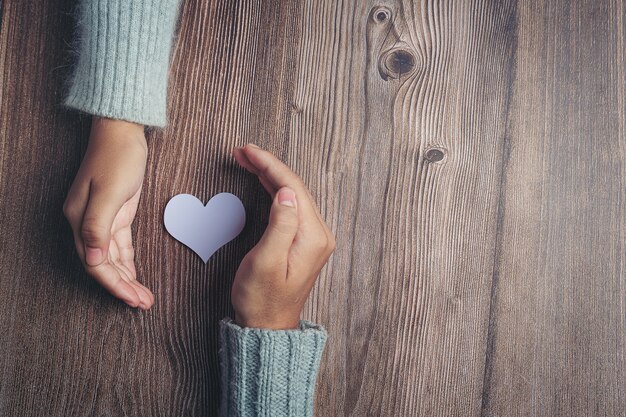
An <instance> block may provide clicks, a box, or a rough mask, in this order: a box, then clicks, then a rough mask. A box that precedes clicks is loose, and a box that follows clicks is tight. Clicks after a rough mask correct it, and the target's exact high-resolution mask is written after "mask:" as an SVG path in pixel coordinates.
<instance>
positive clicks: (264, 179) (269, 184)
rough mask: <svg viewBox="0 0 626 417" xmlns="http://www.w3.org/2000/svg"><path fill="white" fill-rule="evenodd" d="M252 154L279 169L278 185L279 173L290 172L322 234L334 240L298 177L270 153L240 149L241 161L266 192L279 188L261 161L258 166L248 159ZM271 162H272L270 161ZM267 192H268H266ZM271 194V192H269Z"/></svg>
mask: <svg viewBox="0 0 626 417" xmlns="http://www.w3.org/2000/svg"><path fill="white" fill-rule="evenodd" d="M250 153H252V155H254V154H257V155H261V157H263V156H265V157H267V156H269V157H270V161H268V163H269V164H270V166H277V167H278V168H280V170H278V171H276V172H277V174H278V175H279V177H278V180H279V182H278V184H280V179H281V177H280V175H281V174H282V173H281V172H280V171H281V170H282V171H283V172H284V171H285V170H286V171H287V172H291V174H292V175H293V176H295V178H297V181H298V182H299V183H300V184H302V187H303V189H304V191H305V193H306V196H307V198H308V199H309V203H310V206H311V207H312V211H313V212H314V213H315V215H316V216H317V220H318V221H319V226H320V227H321V228H322V229H323V230H324V233H325V234H326V236H327V238H328V239H329V240H334V237H333V236H332V233H331V232H330V229H329V228H328V226H327V225H326V222H325V221H324V219H323V218H322V215H321V213H320V210H319V208H318V206H317V204H316V203H315V199H314V198H313V195H311V192H310V191H309V188H308V187H307V186H306V185H305V184H304V182H303V181H302V179H301V178H300V176H298V175H297V174H295V173H294V172H293V171H292V170H291V169H290V168H289V167H288V166H287V165H285V164H284V163H283V162H282V161H280V160H279V159H278V158H276V157H275V156H274V155H273V154H272V153H271V152H268V151H265V150H263V149H261V148H259V147H258V146H256V145H250V144H248V145H247V146H246V147H244V148H241V154H242V159H243V158H245V161H247V162H246V164H247V165H252V171H253V172H254V173H256V174H257V175H258V176H259V180H260V181H261V183H262V184H264V187H265V189H266V190H268V189H270V188H271V189H277V188H280V187H276V179H275V178H272V176H271V175H270V174H271V173H272V172H273V171H272V170H271V169H267V168H264V166H263V161H260V164H261V165H259V161H258V160H257V159H255V157H254V156H251V158H249V157H248V154H250ZM271 160H273V161H271ZM268 192H270V191H269V190H268ZM270 194H271V192H270ZM300 200H301V201H302V200H303V199H302V198H301V199H300Z"/></svg>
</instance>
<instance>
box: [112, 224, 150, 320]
mask: <svg viewBox="0 0 626 417" xmlns="http://www.w3.org/2000/svg"><path fill="white" fill-rule="evenodd" d="M109 253H110V255H111V258H112V260H113V265H114V266H115V267H116V268H117V269H118V270H119V271H120V273H121V274H122V278H124V279H125V280H126V281H127V282H129V283H130V284H131V285H133V286H134V287H135V291H137V294H138V295H139V298H140V299H141V304H140V307H142V308H144V309H148V308H150V307H151V306H152V304H154V295H153V294H152V292H151V291H150V290H149V289H148V288H147V287H146V286H145V285H143V284H141V283H140V282H139V281H137V271H136V269H135V262H134V250H133V247H132V235H131V229H130V227H125V228H123V229H120V230H119V231H118V232H117V233H114V235H113V237H112V239H111V243H110V244H109Z"/></svg>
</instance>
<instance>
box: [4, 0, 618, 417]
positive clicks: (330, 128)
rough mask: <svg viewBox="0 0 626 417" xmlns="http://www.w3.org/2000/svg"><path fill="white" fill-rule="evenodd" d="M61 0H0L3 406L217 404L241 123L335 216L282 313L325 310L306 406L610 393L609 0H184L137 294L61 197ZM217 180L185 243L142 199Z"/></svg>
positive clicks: (559, 403) (32, 410) (83, 408)
mask: <svg viewBox="0 0 626 417" xmlns="http://www.w3.org/2000/svg"><path fill="white" fill-rule="evenodd" d="M74 3H75V2H74V1H71V0H45V1H44V0H4V2H0V5H1V8H2V22H1V26H0V78H1V84H0V227H1V231H2V233H1V234H0V266H1V272H0V415H2V416H18V415H19V416H78V415H128V416H183V415H185V416H187V415H193V416H204V415H210V416H215V415H216V411H217V406H218V400H219V397H218V392H219V380H218V362H217V347H218V343H217V323H218V320H219V319H221V318H222V317H224V316H227V315H231V314H232V309H231V306H230V299H229V290H230V285H231V283H232V279H233V275H234V272H235V270H236V268H237V266H238V263H239V261H240V260H241V259H242V257H243V255H244V254H245V253H246V251H247V250H249V249H250V248H251V247H252V246H253V245H254V243H255V242H256V240H257V239H258V238H259V236H260V234H261V233H262V231H263V229H264V227H265V222H266V221H267V210H268V207H269V203H270V201H269V198H268V196H266V195H265V194H264V192H263V191H262V189H261V188H260V186H259V184H258V182H257V181H256V179H255V178H253V177H252V176H251V175H249V174H246V173H244V172H243V171H242V170H241V169H239V168H237V167H236V166H235V164H234V163H233V161H232V159H231V157H230V149H231V148H232V147H233V146H235V145H241V144H244V143H247V142H256V143H258V144H260V145H262V146H264V147H266V148H268V149H270V150H271V151H273V152H275V153H276V154H277V155H278V156H279V157H281V158H282V159H283V160H285V161H286V162H287V163H288V164H290V165H291V166H292V167H293V168H294V169H295V170H296V171H297V172H299V173H300V174H301V175H302V176H303V178H304V179H305V180H306V182H307V183H308V184H309V185H310V187H311V189H312V193H313V195H314V197H315V198H316V199H317V202H318V203H319V206H320V209H321V211H322V214H323V216H324V217H325V219H326V220H327V222H328V224H329V225H331V227H332V229H333V231H334V233H335V235H336V237H337V241H338V249H337V251H336V252H335V254H334V255H333V257H332V258H331V260H330V263H329V264H328V266H327V267H326V268H325V269H324V270H323V272H322V274H321V276H320V277H319V280H318V283H317V285H316V286H315V288H314V290H313V292H312V294H311V296H310V299H309V301H308V303H307V305H306V309H305V312H304V315H303V317H304V318H308V319H311V320H313V321H316V322H318V323H321V324H323V325H324V326H325V327H326V328H327V329H328V332H329V336H330V338H329V342H328V344H327V348H326V350H325V353H324V357H323V363H322V367H321V370H320V375H319V379H318V389H317V401H316V404H317V405H316V407H317V415H318V416H329V417H330V416H333V417H334V416H353V417H359V416H384V417H387V416H400V417H404V416H624V415H626V385H625V384H626V358H625V356H626V343H625V342H626V243H625V242H626V116H625V113H626V104H625V103H626V59H625V57H624V51H625V48H626V4H625V3H624V1H623V0H578V1H570V0H552V1H541V0H539V1H521V0H520V1H517V2H516V1H511V0H506V1H492V2H480V1H475V2H469V1H414V2H411V1H404V2H400V1H381V2H373V1H363V0H300V1H296V0H286V1H273V2H272V1H226V0H222V1H208V0H206V1H193V0H184V1H183V6H182V10H181V16H180V23H179V34H178V38H177V40H176V43H175V49H174V51H173V58H172V66H171V77H170V85H169V88H170V90H169V94H170V100H169V124H168V127H167V128H166V129H165V130H162V131H153V132H151V133H150V134H149V137H148V141H149V148H150V151H149V152H150V156H149V164H148V165H149V168H148V171H147V174H146V181H145V184H144V191H143V195H142V199H141V203H140V207H139V214H138V218H137V220H136V222H135V225H134V226H135V228H134V230H135V238H136V249H137V260H138V264H139V275H140V279H141V280H142V281H143V282H144V283H146V284H147V285H148V286H149V287H150V288H152V289H153V291H154V292H155V294H156V304H155V306H154V308H153V309H152V310H151V311H150V312H147V313H141V312H137V311H133V310H131V309H129V308H126V307H124V305H122V304H121V303H119V302H117V301H115V300H114V299H112V298H111V297H110V296H109V295H108V294H107V293H105V292H104V291H103V290H102V289H100V288H99V287H98V286H97V285H96V284H95V283H94V282H93V281H92V280H90V279H89V278H88V277H87V276H86V275H85V274H84V272H83V271H82V267H81V264H80V262H79V261H78V259H77V257H76V256H75V254H74V250H73V243H72V237H71V233H70V229H69V226H68V225H67V222H66V221H65V219H64V217H63V214H62V210H61V208H62V204H63V201H64V198H65V195H66V193H67V191H68V189H69V186H70V184H71V181H72V179H73V177H74V174H75V173H76V170H77V168H78V166H79V163H80V160H81V157H82V154H83V152H84V150H85V147H86V140H87V133H88V127H89V118H88V117H85V116H81V115H78V114H76V113H74V112H70V111H67V110H65V109H63V108H62V107H61V105H60V103H61V101H62V98H63V94H64V92H65V86H64V81H65V80H66V79H67V76H68V74H69V72H70V69H71V64H72V62H73V59H74V56H73V55H72V53H71V52H70V47H69V45H70V43H71V42H72V27H73V20H72V11H73V7H74ZM221 191H228V192H233V193H235V194H237V195H239V196H241V197H242V199H243V201H244V204H245V207H246V209H247V211H248V213H249V220H248V224H247V226H246V229H245V230H244V232H243V234H242V235H241V236H240V237H239V238H237V239H236V240H235V241H234V242H232V243H230V244H228V245H227V246H226V247H224V248H222V249H221V250H220V251H219V252H218V253H217V254H216V255H215V256H214V257H213V258H212V259H211V260H210V261H209V262H208V264H206V265H205V264H204V263H203V262H202V261H201V260H200V259H199V258H198V257H197V256H196V255H194V254H193V253H192V252H191V251H190V250H188V249H187V248H185V247H184V246H183V245H181V244H180V243H178V242H176V241H175V240H174V239H172V238H171V237H170V236H169V235H168V234H167V232H166V231H165V230H164V228H163V226H162V215H163V209H164V207H165V204H166V202H167V200H168V199H169V198H170V197H171V196H173V195H175V194H178V193H182V192H186V193H191V194H194V195H196V196H197V197H198V198H200V199H203V200H205V201H206V200H208V199H209V198H210V197H211V196H212V195H214V194H216V193H218V192H221Z"/></svg>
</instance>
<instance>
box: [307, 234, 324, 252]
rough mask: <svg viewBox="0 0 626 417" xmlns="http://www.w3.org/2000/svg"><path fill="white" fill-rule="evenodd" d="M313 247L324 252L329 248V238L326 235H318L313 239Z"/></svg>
mask: <svg viewBox="0 0 626 417" xmlns="http://www.w3.org/2000/svg"><path fill="white" fill-rule="evenodd" d="M311 245H312V246H313V248H314V249H316V250H318V251H320V252H324V251H326V248H327V247H328V236H326V234H325V233H318V234H316V235H315V236H313V238H312V239H311Z"/></svg>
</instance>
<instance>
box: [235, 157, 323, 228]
mask: <svg viewBox="0 0 626 417" xmlns="http://www.w3.org/2000/svg"><path fill="white" fill-rule="evenodd" d="M242 152H243V153H244V155H245V156H246V157H247V159H248V161H249V162H250V164H252V166H253V170H254V172H255V173H256V174H257V175H259V176H260V177H263V178H264V180H266V181H267V183H269V184H271V186H272V187H273V188H276V189H280V188H282V187H289V188H291V189H292V190H294V191H295V193H296V195H298V196H301V197H300V198H299V199H298V203H299V206H298V210H299V212H300V214H301V215H302V217H301V220H302V223H301V225H302V226H303V227H306V226H307V225H313V226H315V227H319V226H320V225H319V224H317V223H319V219H320V217H319V216H318V214H317V208H316V207H315V205H314V204H313V202H312V201H311V200H310V198H304V196H308V189H307V188H306V186H305V185H304V182H303V181H302V179H301V178H300V177H299V176H298V175H297V174H296V173H295V172H293V171H292V170H291V169H290V168H289V167H288V166H287V165H285V164H284V163H282V162H281V161H280V160H279V159H278V158H276V157H275V156H274V155H273V154H271V153H270V152H267V151H264V150H262V149H260V148H258V147H252V146H250V145H247V146H246V147H244V148H242Z"/></svg>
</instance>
